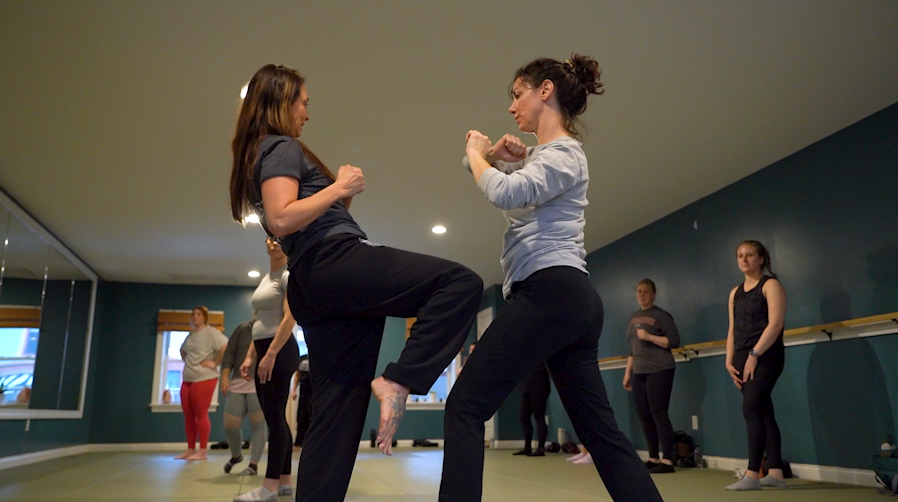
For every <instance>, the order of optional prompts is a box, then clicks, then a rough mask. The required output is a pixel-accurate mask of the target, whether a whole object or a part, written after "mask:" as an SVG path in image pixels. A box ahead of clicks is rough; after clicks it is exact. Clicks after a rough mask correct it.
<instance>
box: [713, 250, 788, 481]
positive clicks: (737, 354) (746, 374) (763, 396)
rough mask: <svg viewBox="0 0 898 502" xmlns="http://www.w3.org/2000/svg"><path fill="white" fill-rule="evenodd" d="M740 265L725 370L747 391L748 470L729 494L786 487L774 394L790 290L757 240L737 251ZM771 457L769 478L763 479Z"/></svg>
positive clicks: (782, 361) (744, 404)
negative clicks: (764, 464)
mask: <svg viewBox="0 0 898 502" xmlns="http://www.w3.org/2000/svg"><path fill="white" fill-rule="evenodd" d="M736 263H737V264H738V265H739V270H740V271H741V272H742V274H743V275H744V276H745V280H744V281H743V282H742V284H740V285H738V286H736V287H735V288H733V290H732V291H730V299H729V310H730V329H729V331H728V332H727V355H726V369H727V373H729V376H730V379H731V380H733V384H734V385H735V386H736V388H737V389H739V390H740V391H742V415H743V417H744V418H745V426H746V429H747V430H748V470H746V471H745V477H743V478H742V479H740V480H739V481H737V482H735V483H733V484H731V485H729V486H727V487H726V489H727V490H734V491H743V490H760V489H761V487H762V486H769V487H775V488H785V487H786V482H785V481H784V480H783V465H782V462H783V459H782V452H781V450H782V439H781V436H780V429H779V425H777V423H776V416H775V415H774V413H773V399H772V398H771V395H770V394H771V392H773V386H774V385H776V381H777V380H778V379H779V377H780V375H781V374H782V373H783V368H784V367H785V364H786V347H785V345H783V326H784V324H785V318H786V290H785V289H783V285H782V283H780V281H779V279H777V277H776V274H774V273H773V269H772V267H771V264H770V253H769V252H767V248H765V247H764V245H763V244H761V243H760V242H758V241H744V242H742V243H740V244H739V246H737V247H736ZM765 452H766V454H767V475H766V476H765V477H763V478H761V477H760V471H761V461H762V460H763V459H764V453H765Z"/></svg>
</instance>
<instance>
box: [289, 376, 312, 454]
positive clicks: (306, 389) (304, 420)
mask: <svg viewBox="0 0 898 502" xmlns="http://www.w3.org/2000/svg"><path fill="white" fill-rule="evenodd" d="M296 401H297V402H296V438H295V439H294V440H293V444H294V445H296V446H302V442H303V440H304V439H305V438H306V432H307V431H308V430H309V424H311V423H312V376H311V375H309V372H307V371H300V372H299V399H297V400H296Z"/></svg>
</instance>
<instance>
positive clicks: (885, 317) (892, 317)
mask: <svg viewBox="0 0 898 502" xmlns="http://www.w3.org/2000/svg"><path fill="white" fill-rule="evenodd" d="M887 321H894V322H895V323H898V312H892V313H891V314H880V315H874V316H869V317H859V318H857V319H849V320H847V321H839V322H831V323H828V324H818V325H816V326H806V327H803V328H792V329H787V330H785V331H784V332H783V337H787V336H788V337H793V336H800V335H806V334H808V333H827V334H830V333H831V332H832V331H833V330H835V329H838V328H852V327H855V326H863V325H866V324H875V323H880V322H887ZM726 344H727V341H726V340H725V339H724V340H714V341H712V342H701V343H693V344H691V345H684V346H682V347H678V348H676V349H672V350H671V351H670V352H671V354H684V353H686V352H689V351H693V352H700V351H702V350H707V349H710V348H715V347H725V346H726ZM627 357H628V356H614V357H605V358H602V359H599V362H600V363H607V362H612V361H617V360H620V359H626V358H627Z"/></svg>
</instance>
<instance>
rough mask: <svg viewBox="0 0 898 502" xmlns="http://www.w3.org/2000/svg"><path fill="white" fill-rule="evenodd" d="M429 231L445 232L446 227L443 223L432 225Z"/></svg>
mask: <svg viewBox="0 0 898 502" xmlns="http://www.w3.org/2000/svg"><path fill="white" fill-rule="evenodd" d="M431 231H432V232H433V233H435V234H445V233H446V227H444V226H443V225H437V226H435V227H433V228H432V229H431Z"/></svg>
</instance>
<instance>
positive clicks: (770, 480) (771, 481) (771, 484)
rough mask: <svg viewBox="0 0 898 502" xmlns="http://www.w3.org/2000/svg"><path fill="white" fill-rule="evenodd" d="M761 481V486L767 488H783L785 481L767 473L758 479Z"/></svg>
mask: <svg viewBox="0 0 898 502" xmlns="http://www.w3.org/2000/svg"><path fill="white" fill-rule="evenodd" d="M758 482H759V483H761V486H766V487H768V488H785V487H786V481H785V480H783V479H777V478H775V477H773V476H770V475H769V474H768V475H767V476H764V477H763V478H761V479H759V480H758Z"/></svg>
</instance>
